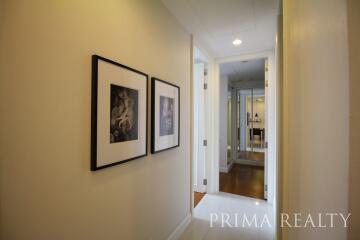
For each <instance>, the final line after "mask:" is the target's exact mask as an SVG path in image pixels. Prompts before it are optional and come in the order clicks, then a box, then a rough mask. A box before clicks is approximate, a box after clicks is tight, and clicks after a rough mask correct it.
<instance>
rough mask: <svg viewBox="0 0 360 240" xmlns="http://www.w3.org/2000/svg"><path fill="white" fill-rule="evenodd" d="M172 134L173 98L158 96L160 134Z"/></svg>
mask: <svg viewBox="0 0 360 240" xmlns="http://www.w3.org/2000/svg"><path fill="white" fill-rule="evenodd" d="M172 134H174V99H173V98H169V97H164V96H160V136H166V135H172Z"/></svg>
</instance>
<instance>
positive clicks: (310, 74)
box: [281, 0, 358, 240]
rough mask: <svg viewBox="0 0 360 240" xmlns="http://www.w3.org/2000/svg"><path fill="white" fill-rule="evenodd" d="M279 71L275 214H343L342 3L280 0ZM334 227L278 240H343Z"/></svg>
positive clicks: (290, 232)
mask: <svg viewBox="0 0 360 240" xmlns="http://www.w3.org/2000/svg"><path fill="white" fill-rule="evenodd" d="M357 14H358V12H357ZM356 25H357V28H358V24H356ZM356 44H357V45H358V42H357V43H356ZM283 63H284V78H283V83H282V84H283V86H282V109H283V112H282V126H281V129H282V144H281V149H282V158H281V163H282V173H283V177H282V179H283V180H282V183H283V185H282V189H283V191H282V193H283V195H282V208H283V209H282V210H283V211H285V212H289V213H294V212H300V213H306V214H308V213H312V214H317V213H324V212H341V213H345V214H346V213H347V212H348V197H347V196H348V186H349V185H348V176H349V175H348V171H349V170H348V167H349V74H348V71H349V64H348V38H347V4H346V0H317V1H312V0H302V1H298V0H285V1H284V61H283ZM357 68H358V66H357ZM319 89H322V90H321V91H319ZM357 94H358V93H357ZM357 109H358V106H357ZM357 111H358V110H357ZM357 148H358V146H357ZM357 160H358V159H357ZM357 174H358V173H357ZM357 204H358V203H357ZM327 224H329V223H328V222H327ZM335 224H337V227H334V228H327V229H326V231H325V230H319V229H315V228H297V229H294V228H291V229H290V228H285V229H283V239H291V240H302V239H328V240H332V239H333V240H340V239H347V234H346V232H347V229H346V228H343V227H342V226H340V225H339V224H338V222H336V223H335ZM356 239H358V238H356Z"/></svg>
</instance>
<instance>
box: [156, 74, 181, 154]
mask: <svg viewBox="0 0 360 240" xmlns="http://www.w3.org/2000/svg"><path fill="white" fill-rule="evenodd" d="M151 114H152V115H151V119H152V122H151V124H152V125H151V152H152V153H156V152H160V151H164V150H167V149H170V148H175V147H178V146H179V145H180V130H179V129H180V88H179V87H178V86H176V85H173V84H171V83H168V82H165V81H163V80H160V79H157V78H152V79H151Z"/></svg>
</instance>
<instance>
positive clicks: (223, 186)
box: [219, 163, 264, 199]
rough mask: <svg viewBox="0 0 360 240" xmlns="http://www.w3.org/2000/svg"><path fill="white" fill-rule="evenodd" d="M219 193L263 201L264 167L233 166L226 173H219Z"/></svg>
mask: <svg viewBox="0 0 360 240" xmlns="http://www.w3.org/2000/svg"><path fill="white" fill-rule="evenodd" d="M219 188H220V192H226V193H232V194H237V195H242V196H246V197H252V198H258V199H264V167H260V166H252V165H244V164H237V163H235V164H233V166H232V168H231V170H230V171H229V172H228V173H222V172H221V173H219Z"/></svg>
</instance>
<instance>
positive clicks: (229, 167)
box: [228, 161, 234, 172]
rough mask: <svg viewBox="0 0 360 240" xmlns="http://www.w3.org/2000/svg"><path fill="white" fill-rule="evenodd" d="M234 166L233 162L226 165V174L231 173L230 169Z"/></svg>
mask: <svg viewBox="0 0 360 240" xmlns="http://www.w3.org/2000/svg"><path fill="white" fill-rule="evenodd" d="M233 166H234V161H232V162H231V163H229V164H228V172H230V171H231V169H232V167H233Z"/></svg>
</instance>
